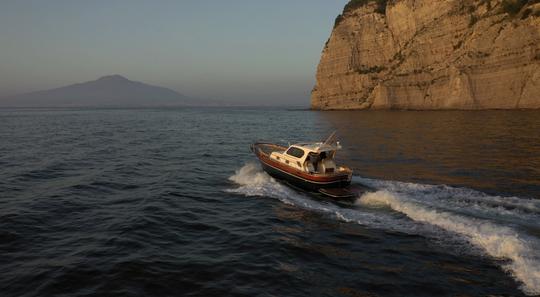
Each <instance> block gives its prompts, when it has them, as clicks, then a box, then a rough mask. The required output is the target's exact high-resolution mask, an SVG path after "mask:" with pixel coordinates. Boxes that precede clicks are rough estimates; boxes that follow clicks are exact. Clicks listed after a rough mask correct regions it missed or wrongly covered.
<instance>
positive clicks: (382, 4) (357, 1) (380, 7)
mask: <svg viewBox="0 0 540 297" xmlns="http://www.w3.org/2000/svg"><path fill="white" fill-rule="evenodd" d="M372 2H375V3H377V7H376V8H375V12H376V13H380V14H385V13H386V5H387V4H388V0H350V1H349V3H347V5H345V8H344V9H343V13H342V14H340V15H338V16H337V18H336V21H335V23H334V27H336V26H337V25H339V23H341V21H342V20H343V15H344V14H345V13H348V12H351V11H353V10H355V9H356V8H359V7H362V6H364V5H367V4H369V3H372Z"/></svg>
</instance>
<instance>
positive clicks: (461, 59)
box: [311, 0, 540, 109]
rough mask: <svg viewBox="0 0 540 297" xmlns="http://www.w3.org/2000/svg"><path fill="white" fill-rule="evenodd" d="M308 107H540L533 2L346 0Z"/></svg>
mask: <svg viewBox="0 0 540 297" xmlns="http://www.w3.org/2000/svg"><path fill="white" fill-rule="evenodd" d="M311 106H312V108H314V109H514V108H540V1H539V0H529V1H527V0H388V1H386V0H371V1H370V0H353V1H351V2H350V3H349V4H348V5H347V6H346V7H345V10H344V12H343V14H342V15H340V16H339V17H338V18H337V19H336V24H335V27H334V30H333V31H332V35H331V36H330V38H329V40H328V41H327V43H326V46H325V48H324V50H323V53H322V57H321V61H320V64H319V66H318V69H317V84H316V86H315V87H314V89H313V92H312V97H311Z"/></svg>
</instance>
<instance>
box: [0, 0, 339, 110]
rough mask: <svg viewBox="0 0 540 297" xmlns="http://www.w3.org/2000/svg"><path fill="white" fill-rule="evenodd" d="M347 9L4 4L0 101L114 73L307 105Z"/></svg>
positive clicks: (196, 0)
mask: <svg viewBox="0 0 540 297" xmlns="http://www.w3.org/2000/svg"><path fill="white" fill-rule="evenodd" d="M346 2H348V0H273V1H263V0H227V1H220V0H212V1H210V0H177V1H172V0H159V1H150V0H147V1H142V0H92V1H82V0H48V1H43V0H1V1H0V96H8V95H13V94H18V93H25V92H30V91H37V90H43V89H50V88H55V87H60V86H65V85H69V84H73V83H78V82H85V81H90V80H94V79H97V78H98V77H101V76H104V75H110V74H120V75H123V76H125V77H127V78H129V79H131V80H136V81H142V82H145V83H148V84H153V85H159V86H164V87H168V88H171V89H174V90H176V91H178V92H180V93H182V94H185V95H188V96H191V97H200V98H209V99H218V100H224V101H236V102H244V103H248V104H253V105H259V104H260V105H268V104H269V103H272V104H273V103H275V104H291V105H308V104H309V94H310V92H311V89H312V88H313V85H314V83H315V72H316V68H317V64H318V62H319V58H320V54H321V51H322V49H323V46H324V43H325V42H326V40H327V39H328V37H329V36H330V32H331V30H332V26H333V23H334V19H335V18H336V16H337V15H338V14H339V13H341V11H342V10H343V6H344V5H345V3H346Z"/></svg>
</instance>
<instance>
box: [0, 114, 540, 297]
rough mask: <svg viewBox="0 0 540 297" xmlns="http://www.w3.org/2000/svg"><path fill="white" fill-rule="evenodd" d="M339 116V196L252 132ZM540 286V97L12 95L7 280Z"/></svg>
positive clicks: (0, 290)
mask: <svg viewBox="0 0 540 297" xmlns="http://www.w3.org/2000/svg"><path fill="white" fill-rule="evenodd" d="M335 129H337V130H338V131H339V132H338V133H339V136H340V140H341V143H342V145H343V147H344V149H343V151H341V154H340V160H341V161H342V162H343V163H346V164H348V165H350V166H351V167H353V169H354V170H355V176H354V178H353V183H354V184H356V185H359V184H362V185H366V186H369V187H371V188H372V189H373V190H372V191H371V192H369V193H366V194H364V195H362V196H360V197H358V198H357V199H356V200H355V201H352V202H349V203H338V202H334V201H332V200H328V199H323V198H321V197H317V196H313V195H309V194H305V193H300V192H297V191H295V190H292V189H290V188H288V187H286V186H284V185H282V184H280V183H278V182H276V181H274V180H272V179H271V178H270V177H269V176H267V175H266V174H265V173H263V172H262V171H261V169H260V167H259V165H258V163H257V162H256V159H255V157H254V156H253V155H252V154H251V152H250V151H249V144H250V143H251V142H253V141H254V140H257V139H268V140H275V141H282V140H285V141H291V142H296V141H311V140H321V139H323V138H324V137H325V136H327V135H328V134H329V133H330V132H331V131H333V130H335ZM535 294H540V111H478V112H476V111H475V112H459V111H448V112H442V111H440V112H412V111H408V112H399V111H374V112H352V111H351V112H314V111H307V110H287V109H248V108H244V109H240V108H237V109H234V108H226V109H223V108H200V109H197V108H185V109H182V108H179V109H171V108H168V109H56V110H54V109H35V110H30V109H0V296H3V297H4V296H5V297H7V296H487V295H496V296H523V295H535Z"/></svg>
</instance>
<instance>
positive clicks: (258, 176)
mask: <svg viewBox="0 0 540 297" xmlns="http://www.w3.org/2000/svg"><path fill="white" fill-rule="evenodd" d="M229 179H230V180H231V181H233V182H234V183H236V184H237V185H238V187H236V188H234V189H229V190H227V191H228V192H232V193H236V194H240V195H245V196H259V197H270V198H274V199H278V200H280V201H282V202H283V203H286V204H289V205H294V206H297V207H301V208H303V209H307V210H312V211H317V212H320V213H324V214H327V215H329V216H331V217H334V218H336V219H338V220H341V221H345V222H353V223H357V224H361V225H365V226H367V227H371V228H378V229H383V230H391V231H398V232H404V233H408V234H418V235H422V236H425V237H428V238H433V239H435V240H437V241H438V242H440V243H441V244H448V245H452V250H457V252H470V251H468V250H470V247H471V246H470V245H472V246H474V247H476V249H477V251H481V252H483V253H485V254H487V255H488V256H490V257H493V258H496V259H501V260H505V261H498V262H500V263H501V266H502V268H503V269H504V270H505V271H507V272H509V273H510V274H511V275H512V276H513V277H514V278H516V279H517V280H518V281H520V282H521V283H522V290H523V291H524V292H525V293H526V294H529V295H539V294H540V241H539V239H538V237H537V236H538V235H536V236H535V235H534V234H535V233H536V234H539V233H540V201H538V200H534V199H524V198H518V197H500V196H490V195H487V194H485V193H481V192H478V191H474V190H471V189H464V188H455V187H449V186H445V185H421V184H414V183H403V182H395V181H383V180H375V179H367V178H361V177H354V178H353V184H354V183H358V184H362V185H366V186H369V187H371V188H373V189H374V191H373V192H370V193H366V194H363V195H362V196H361V197H358V198H357V200H356V202H355V205H354V207H352V208H347V207H342V206H340V205H337V204H334V203H331V202H330V201H317V200H314V199H311V198H310V197H308V196H307V195H306V194H304V193H299V192H297V191H294V190H293V189H291V188H289V187H287V186H285V185H283V184H281V183H279V182H277V181H275V180H274V179H273V178H272V177H270V176H269V175H267V174H266V173H265V172H263V171H262V169H261V168H260V167H259V165H257V164H254V163H248V164H246V165H245V166H243V167H242V168H240V169H239V170H237V171H236V173H235V174H234V175H233V176H231V177H230V178H229ZM466 242H468V243H469V244H470V245H467V244H464V243H466Z"/></svg>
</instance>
